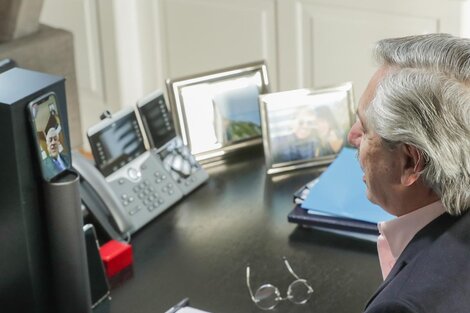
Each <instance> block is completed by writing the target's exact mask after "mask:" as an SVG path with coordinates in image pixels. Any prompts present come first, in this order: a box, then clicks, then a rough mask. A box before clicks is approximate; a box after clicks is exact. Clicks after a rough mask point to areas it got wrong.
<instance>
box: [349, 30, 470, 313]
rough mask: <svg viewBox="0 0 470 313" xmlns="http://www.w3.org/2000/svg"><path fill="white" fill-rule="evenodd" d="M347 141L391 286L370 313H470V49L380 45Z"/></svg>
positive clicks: (445, 39)
mask: <svg viewBox="0 0 470 313" xmlns="http://www.w3.org/2000/svg"><path fill="white" fill-rule="evenodd" d="M375 55H376V57H377V61H378V63H379V68H378V70H377V71H376V72H375V74H374V75H373V76H372V78H371V80H370V82H369V84H368V86H367V88H366V90H365V92H364V93H363V95H362V97H361V99H360V101H359V106H358V110H357V117H358V118H357V121H356V123H355V124H354V126H353V127H352V128H351V130H350V133H349V137H348V140H349V142H350V143H351V144H352V145H353V146H355V147H357V149H358V159H359V163H360V165H361V167H362V169H363V172H364V176H363V182H357V183H358V184H360V183H365V185H366V195H367V198H368V199H369V200H370V201H371V202H373V203H376V204H378V205H379V206H381V207H382V208H383V209H384V210H385V211H387V212H389V213H390V214H392V215H394V216H396V218H394V219H391V220H389V221H386V222H381V223H379V224H378V228H379V231H380V236H379V237H378V240H377V250H378V256H379V263H380V268H381V270H382V275H383V278H384V282H383V283H382V284H381V285H380V286H379V287H378V289H377V291H376V292H375V294H374V295H372V297H371V299H370V300H369V302H368V303H367V304H366V307H365V312H366V313H388V312H390V313H391V312H393V313H397V312H398V313H405V312H406V313H411V312H413V313H418V312H420V313H421V312H422V313H424V312H426V313H448V312H453V313H464V312H465V313H466V312H470V213H469V209H470V39H464V38H458V37H454V36H451V35H447V34H428V35H419V36H410V37H403V38H392V39H385V40H382V41H379V43H378V44H377V46H376V48H375Z"/></svg>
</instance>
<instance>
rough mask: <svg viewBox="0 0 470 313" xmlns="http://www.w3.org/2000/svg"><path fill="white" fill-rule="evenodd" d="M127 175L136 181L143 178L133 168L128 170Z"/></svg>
mask: <svg viewBox="0 0 470 313" xmlns="http://www.w3.org/2000/svg"><path fill="white" fill-rule="evenodd" d="M127 175H129V178H130V179H132V180H134V181H138V180H139V179H140V178H141V177H142V173H141V172H140V171H138V170H136V169H135V168H133V167H131V168H129V169H128V170H127Z"/></svg>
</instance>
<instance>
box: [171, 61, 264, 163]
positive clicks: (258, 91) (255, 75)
mask: <svg viewBox="0 0 470 313" xmlns="http://www.w3.org/2000/svg"><path fill="white" fill-rule="evenodd" d="M166 87H167V91H168V99H169V104H170V110H171V112H172V115H173V120H174V123H175V126H176V130H177V132H178V134H179V135H180V136H181V138H182V140H183V142H184V144H185V145H187V146H188V147H189V148H190V150H191V153H192V154H193V155H194V156H195V157H196V159H197V160H198V161H199V162H201V163H202V164H204V163H210V162H212V161H220V160H223V159H225V158H226V157H227V156H228V155H233V153H235V152H238V151H240V150H243V149H245V148H248V147H252V146H255V145H259V146H261V144H262V138H261V134H262V130H261V115H260V109H259V95H262V94H266V93H268V92H269V89H270V85H269V79H268V71H267V67H266V64H265V62H264V61H258V62H253V63H249V64H243V65H239V66H234V67H229V68H225V69H221V70H216V71H211V72H207V73H202V74H197V75H192V76H188V77H182V78H177V79H168V80H167V81H166Z"/></svg>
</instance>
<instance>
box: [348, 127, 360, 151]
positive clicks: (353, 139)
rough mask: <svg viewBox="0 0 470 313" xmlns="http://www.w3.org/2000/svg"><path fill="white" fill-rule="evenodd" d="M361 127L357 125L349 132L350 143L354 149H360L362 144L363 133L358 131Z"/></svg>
mask: <svg viewBox="0 0 470 313" xmlns="http://www.w3.org/2000/svg"><path fill="white" fill-rule="evenodd" d="M358 128H359V127H358V126H357V123H356V124H354V125H353V127H351V130H349V133H348V142H349V144H350V145H352V146H353V147H356V148H359V145H360V143H361V136H362V134H361V132H360V131H359V129H358Z"/></svg>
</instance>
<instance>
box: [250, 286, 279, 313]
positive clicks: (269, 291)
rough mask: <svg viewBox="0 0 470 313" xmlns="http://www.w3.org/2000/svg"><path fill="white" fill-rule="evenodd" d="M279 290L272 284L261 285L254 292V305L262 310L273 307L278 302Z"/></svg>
mask: <svg viewBox="0 0 470 313" xmlns="http://www.w3.org/2000/svg"><path fill="white" fill-rule="evenodd" d="M279 296H280V294H279V290H278V289H277V288H276V287H274V286H273V285H269V284H268V285H263V286H261V287H259V288H258V290H257V291H256V293H255V299H256V305H258V307H260V308H261V309H263V310H270V309H272V308H274V307H275V306H276V304H277V302H278V298H279Z"/></svg>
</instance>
